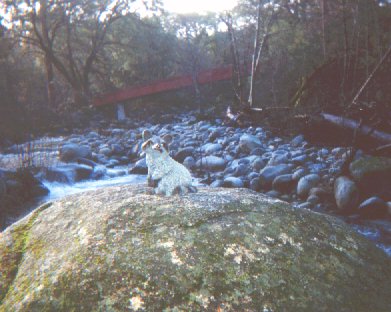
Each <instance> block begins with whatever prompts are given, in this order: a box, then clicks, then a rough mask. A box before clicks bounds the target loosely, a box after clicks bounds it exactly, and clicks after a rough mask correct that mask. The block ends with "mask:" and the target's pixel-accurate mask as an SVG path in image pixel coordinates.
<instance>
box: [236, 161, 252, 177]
mask: <svg viewBox="0 0 391 312" xmlns="http://www.w3.org/2000/svg"><path fill="white" fill-rule="evenodd" d="M249 171H250V167H249V166H248V165H244V164H240V165H239V166H237V167H236V169H235V171H234V176H235V177H241V176H245V175H246V174H248V173H249Z"/></svg>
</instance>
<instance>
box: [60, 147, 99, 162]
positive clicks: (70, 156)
mask: <svg viewBox="0 0 391 312" xmlns="http://www.w3.org/2000/svg"><path fill="white" fill-rule="evenodd" d="M91 157H92V151H91V149H90V148H89V147H88V146H85V145H78V144H74V143H70V144H65V145H63V146H62V147H61V149H60V160H62V161H64V162H71V161H76V160H77V159H78V158H87V159H90V158H91Z"/></svg>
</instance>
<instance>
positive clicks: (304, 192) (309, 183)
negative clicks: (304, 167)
mask: <svg viewBox="0 0 391 312" xmlns="http://www.w3.org/2000/svg"><path fill="white" fill-rule="evenodd" d="M319 181H320V177H319V175H317V174H308V175H306V176H304V177H302V178H300V180H299V182H298V183H297V195H298V196H299V197H301V198H305V197H307V196H308V193H309V191H310V189H312V188H313V187H315V186H317V185H318V183H319Z"/></svg>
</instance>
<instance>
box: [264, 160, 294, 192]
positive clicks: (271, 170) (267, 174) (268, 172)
mask: <svg viewBox="0 0 391 312" xmlns="http://www.w3.org/2000/svg"><path fill="white" fill-rule="evenodd" d="M292 167H293V166H292V165H290V164H280V165H276V166H266V167H265V168H263V169H262V170H261V171H260V173H259V174H260V175H259V177H260V181H261V186H262V187H265V188H267V187H271V185H272V183H273V180H274V179H275V178H276V177H277V176H279V175H283V174H286V173H290V172H291V170H292Z"/></svg>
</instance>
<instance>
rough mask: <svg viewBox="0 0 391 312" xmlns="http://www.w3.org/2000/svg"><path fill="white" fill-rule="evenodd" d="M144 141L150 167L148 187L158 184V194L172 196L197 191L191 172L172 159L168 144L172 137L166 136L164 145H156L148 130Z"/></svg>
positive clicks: (144, 135) (144, 149)
mask: <svg viewBox="0 0 391 312" xmlns="http://www.w3.org/2000/svg"><path fill="white" fill-rule="evenodd" d="M143 140H144V143H143V145H142V150H143V151H144V152H145V157H146V163H147V166H148V185H149V186H154V187H155V186H156V185H155V182H157V187H156V188H155V193H156V194H164V195H166V196H171V195H174V194H186V193H188V192H196V191H197V189H196V188H195V187H194V186H193V185H192V179H191V174H190V172H189V170H187V168H186V167H185V166H183V165H182V164H180V163H178V162H177V161H175V160H174V159H172V158H171V156H170V154H169V152H168V144H169V143H170V142H171V140H172V137H171V136H170V135H166V136H165V137H164V138H163V142H162V143H161V142H158V143H154V142H153V141H152V139H151V133H150V132H149V131H147V130H146V131H144V132H143Z"/></svg>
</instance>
